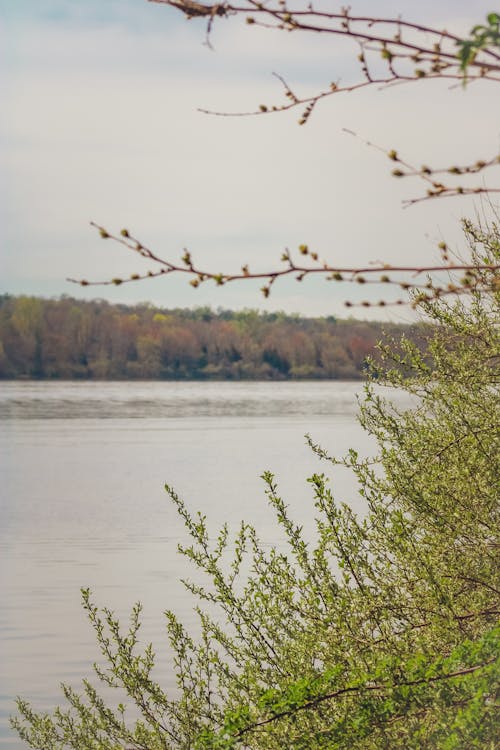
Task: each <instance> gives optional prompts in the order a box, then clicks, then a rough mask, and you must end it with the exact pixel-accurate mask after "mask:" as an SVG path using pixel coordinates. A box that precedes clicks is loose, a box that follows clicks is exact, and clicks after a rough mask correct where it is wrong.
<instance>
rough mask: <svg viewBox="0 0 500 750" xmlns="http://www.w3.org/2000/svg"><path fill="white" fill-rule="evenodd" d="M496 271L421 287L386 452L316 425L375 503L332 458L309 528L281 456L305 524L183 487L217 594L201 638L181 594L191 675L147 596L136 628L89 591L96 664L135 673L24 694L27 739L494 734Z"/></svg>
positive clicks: (377, 744) (180, 642)
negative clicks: (235, 521)
mask: <svg viewBox="0 0 500 750" xmlns="http://www.w3.org/2000/svg"><path fill="white" fill-rule="evenodd" d="M464 228H465V232H466V235H467V238H468V240H469V244H470V246H471V252H472V262H474V261H476V262H477V260H478V259H479V258H483V259H484V258H486V259H487V262H493V260H496V259H498V257H499V253H500V250H499V248H500V242H499V239H500V235H499V232H498V229H497V228H496V227H492V228H491V229H489V230H484V229H481V228H478V227H474V226H473V225H472V224H470V223H465V225H464ZM483 273H485V274H488V271H484V272H483ZM489 273H490V276H489V278H487V279H485V281H487V282H488V283H487V284H486V285H485V286H489V289H490V292H489V293H486V292H484V291H483V292H481V293H479V292H474V293H473V294H472V297H471V299H470V300H468V301H467V302H465V301H460V300H459V299H455V300H452V301H448V302H446V301H444V300H440V301H439V300H438V301H432V302H426V303H422V304H421V309H423V311H424V312H425V313H426V315H427V320H428V323H427V326H426V327H425V333H424V338H425V346H423V347H422V346H420V345H419V346H417V345H416V344H415V343H413V342H412V341H410V340H409V339H407V338H403V339H402V340H401V341H400V342H392V343H389V344H386V345H384V346H383V347H382V352H381V354H382V363H381V364H377V365H374V366H373V380H372V382H370V383H368V384H367V386H366V392H365V397H364V400H363V402H362V404H361V415H360V418H361V423H362V425H363V426H364V428H365V429H366V430H367V431H368V432H369V433H370V434H371V435H373V436H374V438H375V439H376V441H377V444H378V453H377V455H376V456H374V457H371V458H370V459H362V458H360V457H359V456H358V455H357V454H356V453H355V452H354V451H350V452H348V453H347V455H346V456H344V457H343V458H331V457H330V456H328V454H327V452H326V451H325V450H324V449H322V448H320V447H319V446H315V445H314V444H313V443H312V441H310V444H311V446H312V448H313V450H314V451H315V452H316V453H317V455H318V459H320V460H323V461H327V462H329V464H330V465H331V466H332V467H333V468H332V471H333V472H334V473H335V471H336V467H337V466H339V465H341V466H344V467H348V468H349V469H350V470H351V471H352V472H353V473H354V475H355V477H356V479H357V482H358V487H359V493H360V494H361V495H362V496H363V498H364V499H365V502H366V513H365V514H364V515H363V516H358V515H356V514H355V513H354V512H353V511H352V510H351V508H350V507H349V505H348V504H346V503H344V502H342V501H341V499H340V498H337V497H336V496H335V494H334V492H333V491H332V489H331V488H330V486H329V482H328V479H327V477H326V476H325V475H324V474H319V473H318V474H315V475H313V476H312V477H311V478H310V479H309V483H310V487H311V492H312V496H313V504H314V512H315V518H316V533H315V535H314V539H312V540H311V539H307V538H306V537H305V536H304V533H303V531H302V529H301V527H300V526H298V525H297V524H296V522H295V521H294V520H293V518H291V516H290V514H289V511H288V508H287V506H286V503H285V502H284V501H283V499H282V498H281V497H280V495H279V491H278V487H277V483H276V481H275V478H274V476H273V475H272V474H271V473H270V472H266V473H265V474H264V475H263V479H264V482H265V486H266V493H267V497H268V500H269V502H270V504H271V506H272V508H273V509H274V512H275V515H276V518H277V521H278V523H279V525H280V527H281V530H282V533H284V535H285V537H286V545H285V546H284V547H283V548H278V547H276V548H271V549H268V548H267V547H266V546H265V545H263V544H261V543H260V541H259V539H258V537H257V534H256V531H255V529H254V528H253V527H252V526H251V525H248V524H246V523H242V524H241V527H240V528H239V530H237V531H236V532H235V533H231V532H230V530H229V528H228V527H227V526H224V527H223V528H222V529H221V530H220V532H219V534H218V535H216V536H215V537H214V536H213V534H211V533H210V532H209V529H208V525H207V520H206V518H205V517H204V516H202V515H199V514H198V515H193V514H191V513H190V512H189V511H188V509H187V507H186V505H185V504H184V502H183V501H182V500H181V499H180V498H179V497H178V495H177V494H176V493H175V491H174V490H173V489H172V488H170V487H167V488H166V489H167V492H168V494H169V496H170V498H171V500H172V501H173V503H174V504H175V506H176V507H177V510H178V512H179V514H180V516H181V517H182V518H183V520H184V522H185V525H186V528H187V531H188V534H189V537H190V543H189V544H188V545H187V546H185V547H182V548H180V552H181V553H182V554H183V555H184V556H185V557H186V558H187V559H188V560H189V561H190V562H191V563H192V564H193V565H194V566H195V569H196V570H197V571H198V573H200V572H201V573H203V574H204V576H205V580H206V583H205V584H204V585H201V584H200V583H195V582H192V581H186V582H185V585H186V587H187V588H188V590H189V591H191V592H192V594H193V596H194V597H195V599H197V600H198V603H199V604H198V607H197V611H198V614H199V621H200V632H201V635H200V637H199V638H198V639H194V638H193V637H192V636H191V635H190V634H189V633H188V632H187V630H186V629H185V628H184V627H183V625H182V624H181V623H180V622H179V621H178V620H177V618H176V616H175V614H174V613H172V612H167V613H166V624H167V631H168V635H169V639H170V645H171V648H172V651H173V654H174V661H173V668H174V670H175V673H176V676H177V686H178V689H177V691H176V692H175V694H173V695H172V696H167V695H166V694H165V692H164V690H163V689H162V688H161V686H160V685H159V684H157V683H156V682H155V679H154V675H153V670H154V661H155V659H154V652H153V649H152V646H151V645H149V646H144V645H141V643H140V641H139V637H138V632H139V625H140V607H139V606H137V607H136V608H135V609H134V611H133V612H132V616H131V622H130V625H129V627H128V628H127V629H124V630H123V629H122V628H121V626H120V623H119V622H118V621H117V620H116V618H115V617H114V615H113V613H112V612H110V611H109V610H107V609H104V610H102V611H101V610H99V609H98V608H97V607H96V605H95V604H94V603H93V602H92V601H91V599H90V596H89V592H88V591H84V592H83V599H84V606H85V608H86V610H87V612H88V615H89V619H90V622H91V623H92V625H93V627H94V630H95V632H96V636H97V640H98V643H99V646H100V649H101V652H102V656H103V659H104V666H97V667H96V674H97V677H98V678H99V680H100V681H101V682H102V683H103V684H104V685H106V686H108V687H111V688H114V689H115V690H116V693H117V695H118V696H119V697H118V698H117V701H116V703H117V707H116V708H110V707H109V704H108V703H106V702H105V701H104V700H103V698H102V697H101V695H100V694H99V693H98V692H97V690H96V689H95V688H94V687H93V685H92V684H91V683H90V682H84V687H83V693H82V694H81V695H80V694H77V693H76V692H75V691H74V690H72V689H70V688H68V687H65V688H64V694H65V697H66V700H67V702H68V704H69V707H68V708H67V709H66V710H62V709H57V710H56V711H55V712H54V713H53V714H52V715H49V714H38V713H36V712H35V711H33V709H32V708H31V706H30V705H29V704H28V703H27V702H25V701H24V700H19V702H18V710H19V716H18V717H16V718H15V719H13V726H14V727H15V728H16V729H17V731H18V732H19V734H20V736H21V737H22V738H23V739H24V740H25V741H26V742H27V743H28V745H30V746H31V747H33V748H38V749H39V750H63V748H64V749H66V748H73V749H74V750H83V748H85V749H87V748H88V749H90V748H96V749H97V748H99V749H100V750H101V749H102V750H118V748H143V750H157V749H158V750H159V749H160V748H161V749H162V750H166V749H167V748H168V749H171V750H181V749H182V750H216V749H217V748H219V749H220V750H230V749H232V748H240V747H241V748H252V749H253V750H283V748H290V749H292V748H293V750H299V749H303V750H306V749H307V750H315V749H317V750H319V749H322V748H335V749H337V750H343V749H344V748H345V750H356V748H360V749H361V748H363V750H375V749H377V750H378V749H381V748H391V749H392V748H404V749H405V750H412V749H414V750H421V749H422V748H424V749H425V748H429V750H431V749H432V750H435V749H436V748H437V749H441V750H454V749H455V748H456V749H458V748H461V749H462V748H468V749H469V748H481V749H482V750H484V749H488V748H491V750H492V748H493V747H495V742H496V738H497V729H498V725H497V720H496V709H497V705H496V700H497V696H496V691H497V687H498V679H499V661H498V645H499V629H498V613H499V606H498V605H499V601H498V596H499V593H500V580H499V578H500V576H499V570H500V566H499V565H498V546H499V545H498V537H497V528H498V499H499V477H500V465H499V463H500V462H499V456H500V451H499V429H498V425H499V421H500V420H499V417H500V408H499V399H498V364H499V361H500V346H499V343H500V342H499V337H498V322H499V315H498V313H499V303H500V292H499V290H498V283H497V282H498V279H497V277H496V276H495V272H493V271H492V272H489ZM379 383H382V384H384V385H386V386H388V387H390V388H396V389H403V390H404V391H406V392H407V394H409V395H410V396H411V398H412V399H413V406H412V407H411V408H409V407H407V408H404V409H402V408H401V409H398V408H396V406H395V405H394V404H393V403H391V401H390V399H386V398H384V397H383V396H382V395H381V392H380V390H379V388H378V384H379ZM197 580H198V578H197ZM125 704H128V706H129V708H126V707H125Z"/></svg>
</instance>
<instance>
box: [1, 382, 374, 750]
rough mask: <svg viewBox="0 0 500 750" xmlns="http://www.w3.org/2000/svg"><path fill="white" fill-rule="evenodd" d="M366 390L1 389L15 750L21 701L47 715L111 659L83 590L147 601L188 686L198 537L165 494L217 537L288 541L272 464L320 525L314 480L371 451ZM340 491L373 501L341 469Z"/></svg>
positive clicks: (336, 480)
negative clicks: (271, 487)
mask: <svg viewBox="0 0 500 750" xmlns="http://www.w3.org/2000/svg"><path fill="white" fill-rule="evenodd" d="M361 389H362V385H361V384H360V383H347V382H300V383H298V382H297V383H290V382H287V383H167V382H163V383H161V382H154V383H150V382H139V383H137V382H134V383H123V382H120V383H109V382H108V383H74V382H71V383H69V382H68V383H47V382H15V383H5V382H4V383H1V384H0V423H1V434H0V461H1V466H0V469H1V475H2V485H1V490H0V493H1V495H0V497H1V501H0V502H1V506H0V514H1V515H0V519H1V527H0V554H1V558H2V560H1V569H0V570H1V572H0V596H1V601H2V608H1V614H0V638H1V644H0V663H1V665H2V666H1V689H0V747H1V748H2V750H7V749H8V750H14V749H17V750H19V748H21V747H22V744H21V743H20V741H19V740H17V738H16V737H15V736H14V735H13V734H12V732H11V731H10V729H9V728H8V721H7V717H8V714H9V713H11V712H12V711H13V710H14V707H13V699H14V697H15V696H16V695H17V694H20V695H22V696H23V697H26V698H29V699H30V700H31V701H32V703H33V705H34V706H35V707H36V708H38V709H45V708H47V709H50V708H52V707H53V706H55V705H57V704H58V703H60V702H61V695H60V691H59V687H58V686H59V683H60V682H61V681H65V682H68V683H70V684H72V685H75V686H76V685H78V682H79V680H80V678H81V677H83V676H86V675H89V674H90V671H91V664H92V663H93V662H94V661H95V660H96V659H99V654H98V652H97V647H96V645H95V642H94V639H93V634H92V631H91V629H90V627H89V625H88V623H87V621H86V619H85V615H84V613H83V611H82V609H81V606H80V593H79V589H80V587H81V586H90V587H91V589H92V590H93V592H94V598H95V600H96V602H98V603H100V604H103V605H104V604H106V605H108V606H110V607H112V608H113V609H115V611H116V612H117V614H119V615H122V616H126V615H127V614H128V612H129V611H130V607H131V606H132V605H133V603H134V602H135V601H137V600H140V601H142V602H143V604H144V637H145V638H146V639H152V640H153V641H154V642H155V644H156V645H157V650H158V652H159V654H160V658H159V666H158V678H159V680H160V681H161V682H162V683H163V684H164V685H165V686H167V687H172V686H173V680H172V673H171V670H170V668H169V663H168V658H167V650H166V649H164V648H163V647H162V645H161V644H162V643H164V642H165V637H164V619H163V616H162V612H163V610H165V609H166V608H169V609H173V610H174V611H175V612H176V613H178V614H179V616H180V617H181V618H182V619H183V620H184V621H185V622H187V623H189V624H191V625H192V626H193V627H194V615H193V612H192V601H191V599H190V597H189V595H188V594H187V593H186V592H185V591H184V589H183V588H182V586H181V585H180V583H179V578H180V577H182V576H186V574H189V571H188V569H187V562H186V561H185V560H184V559H183V558H182V557H179V555H178V554H177V552H176V549H177V544H178V543H179V542H185V541H186V540H187V537H186V534H185V531H184V528H183V526H182V523H181V522H180V520H179V519H178V517H177V515H176V513H175V510H174V508H173V507H172V504H171V503H170V501H169V499H168V497H167V495H166V493H165V491H164V489H163V486H164V483H165V482H168V483H169V484H171V485H173V486H174V487H175V489H176V490H177V492H178V493H179V494H180V495H181V496H182V497H183V498H184V499H185V500H186V502H187V503H188V505H189V507H190V508H192V509H193V510H200V511H202V512H203V513H206V514H207V516H208V518H209V522H210V527H211V529H213V534H214V536H215V533H216V531H217V528H218V527H219V526H220V525H221V524H222V523H223V522H224V521H228V522H229V523H230V525H231V526H232V527H234V528H235V527H236V525H237V523H238V522H239V520H240V519H242V518H245V519H247V520H250V521H252V522H253V524H254V525H255V526H256V527H257V529H258V531H259V533H260V534H261V537H262V538H263V540H264V541H265V543H266V544H282V543H283V540H282V536H281V534H280V532H279V530H278V529H277V528H276V525H275V524H274V521H273V518H272V515H271V513H270V511H269V509H268V507H267V503H266V498H265V495H264V492H263V482H262V480H261V479H260V478H259V477H260V474H261V473H262V472H263V471H264V470H267V469H271V470H273V471H274V472H275V473H276V475H277V478H278V482H279V485H280V489H281V492H282V495H283V497H284V498H285V499H286V501H287V503H288V504H289V505H290V506H291V510H292V512H293V513H294V515H295V517H296V518H297V519H299V520H300V522H301V523H302V524H303V525H304V527H305V531H306V533H308V534H310V533H312V528H313V516H312V511H311V507H312V504H311V492H310V485H309V484H308V483H307V482H306V481H305V480H306V478H307V476H309V475H310V474H311V473H313V472H315V471H326V472H327V473H329V474H331V473H332V472H330V471H328V468H329V465H328V464H325V463H324V462H321V463H320V462H319V461H318V459H316V458H315V457H314V456H312V455H311V453H310V450H309V448H308V447H307V446H306V444H305V440H304V434H305V433H306V432H309V433H311V435H312V437H313V438H314V439H315V440H316V441H319V442H321V443H322V444H323V445H324V446H325V447H326V448H328V450H329V451H330V452H333V453H343V452H344V451H345V450H346V449H347V448H348V447H351V446H353V447H355V448H357V449H358V450H360V451H361V452H365V453H367V452H370V450H371V449H372V445H371V444H370V441H369V440H368V438H367V436H366V435H365V434H364V433H363V432H362V430H361V428H360V427H359V425H358V424H357V422H356V418H355V415H356V411H357V403H356V394H357V393H359V392H360V391H361ZM332 481H333V487H334V492H335V494H336V496H337V497H338V498H339V499H341V500H345V501H347V502H350V503H351V504H352V505H354V506H355V507H359V508H361V505H360V502H359V500H358V498H357V495H356V488H355V486H354V484H353V482H352V479H351V478H350V477H349V476H348V475H347V474H346V473H345V472H342V471H337V472H336V473H335V475H332Z"/></svg>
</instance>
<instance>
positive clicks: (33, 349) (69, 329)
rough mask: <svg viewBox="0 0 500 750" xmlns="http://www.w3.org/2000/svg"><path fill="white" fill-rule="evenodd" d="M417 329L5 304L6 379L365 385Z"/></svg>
mask: <svg viewBox="0 0 500 750" xmlns="http://www.w3.org/2000/svg"><path fill="white" fill-rule="evenodd" d="M403 331H404V332H405V334H406V335H407V336H408V335H409V336H410V337H412V336H416V335H417V327H416V326H414V327H412V326H402V325H399V326H398V325H395V324H390V323H384V324H383V323H380V322H367V321H360V320H354V319H349V320H339V319H336V318H334V317H333V316H329V317H325V318H305V317H301V316H299V315H286V314H285V313H281V312H278V313H262V312H258V311H256V310H244V311H240V312H232V311H229V310H217V311H213V310H211V309H210V308H207V307H200V308H196V309H194V310H193V309H191V310H189V309H173V310H168V309H163V308H157V307H153V306H151V305H149V304H139V305H134V306H128V305H111V304H109V303H107V302H106V301H104V300H95V301H89V302H86V301H80V300H76V299H72V298H70V297H61V298H60V299H42V298H38V297H29V296H18V297H13V296H9V295H3V296H0V378H4V379H9V378H10V379H13V378H40V379H57V378H59V379H96V380H99V379H101V380H106V379H110V380H111V379H118V380H119V379H165V380H186V379H196V380H225V379H227V380H285V379H310V378H311V379H359V378H362V377H363V375H364V372H365V369H366V359H367V357H369V356H372V355H374V353H375V345H376V343H377V342H378V341H380V339H382V338H384V337H385V336H387V335H388V336H390V337H392V336H393V335H395V336H396V337H397V338H398V337H399V335H400V334H401V333H403Z"/></svg>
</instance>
